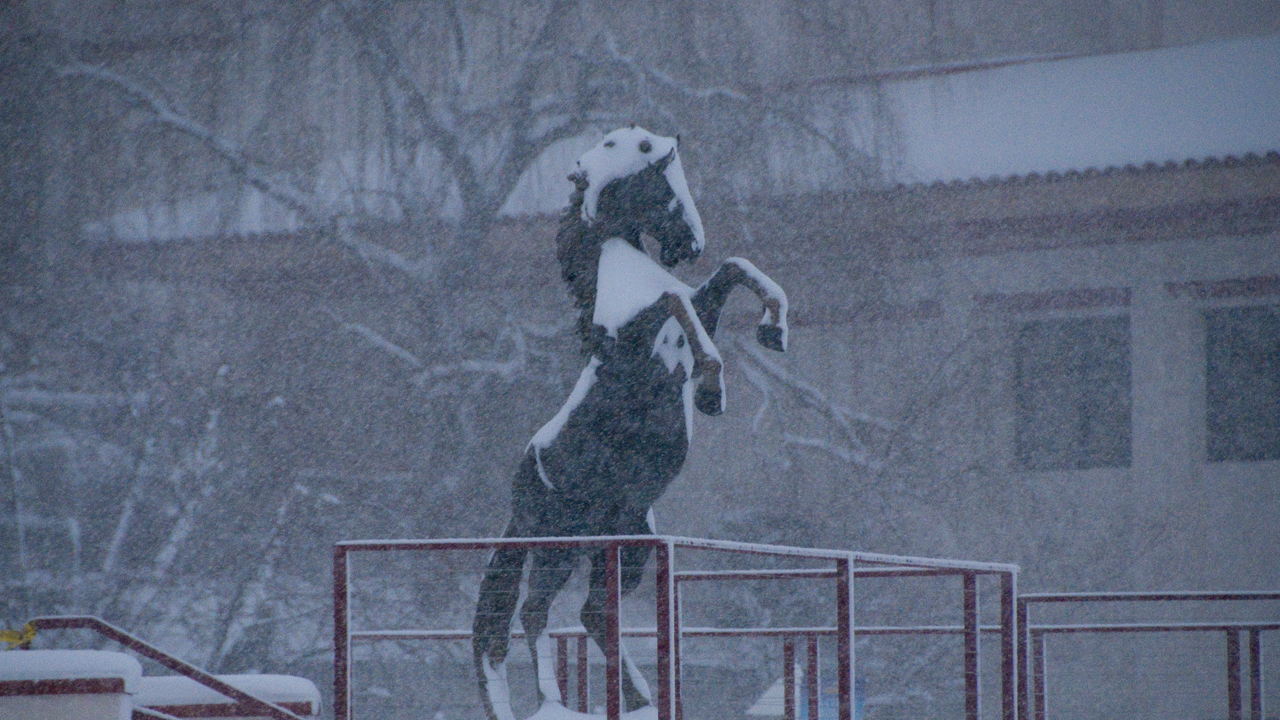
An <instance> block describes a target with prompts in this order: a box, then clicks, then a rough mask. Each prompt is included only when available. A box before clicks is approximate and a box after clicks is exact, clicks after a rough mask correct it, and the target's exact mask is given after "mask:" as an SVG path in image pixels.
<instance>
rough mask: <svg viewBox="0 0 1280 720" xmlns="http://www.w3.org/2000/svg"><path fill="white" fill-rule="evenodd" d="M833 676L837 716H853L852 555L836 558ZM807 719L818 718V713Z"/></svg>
mask: <svg viewBox="0 0 1280 720" xmlns="http://www.w3.org/2000/svg"><path fill="white" fill-rule="evenodd" d="M836 674H837V675H838V676H839V677H837V678H836V687H837V692H838V693H839V719H840V720H853V558H852V557H851V556H845V557H842V558H839V559H837V560H836ZM809 720H818V717H817V714H814V715H812V716H811V717H810V718H809Z"/></svg>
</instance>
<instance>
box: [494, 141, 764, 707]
mask: <svg viewBox="0 0 1280 720" xmlns="http://www.w3.org/2000/svg"><path fill="white" fill-rule="evenodd" d="M577 165H578V166H577V169H576V170H575V172H574V173H573V174H572V175H570V176H569V179H570V180H572V181H573V182H574V185H575V190H574V192H573V194H572V195H571V196H570V202H569V208H568V210H567V211H566V212H565V214H564V216H563V218H562V220H561V222H560V229H559V232H558V234H557V237H556V244H557V259H558V260H559V263H560V268H561V276H562V277H563V279H564V280H565V282H566V283H567V284H568V286H569V292H570V294H571V295H572V296H573V298H574V301H575V304H576V306H577V307H578V309H579V311H580V317H579V323H578V335H579V337H580V339H581V341H582V348H583V354H584V355H586V356H588V361H587V365H586V367H585V368H584V369H583V370H582V373H581V375H580V376H579V377H578V381H577V383H576V384H575V385H574V388H573V391H572V392H571V393H570V395H569V398H568V400H566V401H565V403H564V405H563V406H561V408H560V410H559V411H558V412H557V413H556V414H555V416H554V417H553V418H552V419H551V420H550V421H549V422H547V423H546V424H545V425H543V426H542V428H541V429H540V430H539V431H538V432H537V433H536V434H535V435H534V436H533V439H532V440H530V442H529V445H528V447H527V449H526V451H525V455H524V459H523V460H522V461H521V463H520V466H519V469H518V470H517V472H516V476H515V479H514V482H513V485H512V498H511V504H512V510H511V520H510V522H509V523H508V525H507V528H506V531H505V533H504V537H509V538H522V537H564V536H597V535H643V534H652V533H653V532H654V530H653V526H652V512H651V508H652V507H653V504H654V503H655V502H656V501H657V500H658V498H659V497H660V496H661V495H662V493H663V491H665V490H666V488H667V486H668V485H669V484H670V483H671V481H672V480H674V479H675V477H676V475H677V474H678V473H679V472H680V469H681V467H682V466H683V465H684V460H685V455H686V453H687V452H688V449H689V442H690V432H691V430H692V420H693V409H694V408H695V407H696V408H697V409H698V410H699V411H701V412H703V413H705V414H708V415H718V414H720V413H721V412H722V411H723V409H724V381H723V376H722V371H723V368H722V364H721V359H720V354H719V352H718V351H717V350H716V347H715V343H714V342H713V340H712V338H713V336H714V335H715V331H716V327H717V326H718V324H719V320H720V311H721V309H722V308H723V307H724V303H725V301H726V300H727V299H728V297H729V293H730V292H731V291H732V290H733V288H735V287H738V286H742V287H745V288H747V289H749V290H751V291H752V292H754V293H755V294H756V296H757V297H758V298H759V299H760V301H761V303H762V304H763V307H764V312H763V317H762V318H761V321H760V325H759V328H758V331H757V338H758V340H759V342H760V344H762V345H763V346H765V347H767V348H769V349H772V350H778V351H782V350H785V349H786V345H787V296H786V294H785V293H784V292H783V291H782V288H780V287H779V286H778V285H777V283H775V282H773V281H772V280H770V279H769V277H768V276H766V275H765V274H764V273H762V272H760V271H759V270H757V269H756V267H755V266H754V265H752V264H751V263H750V262H748V261H746V260H743V259H741V258H730V259H729V260H726V261H725V262H724V263H723V264H722V265H720V267H719V268H717V269H716V271H715V272H714V273H713V274H712V275H711V277H710V278H709V279H708V280H707V281H706V282H705V283H703V284H702V286H700V287H699V288H697V289H696V290H695V289H694V288H691V287H689V286H687V285H685V284H684V283H682V282H680V281H679V280H677V279H676V278H675V277H674V276H672V275H671V274H670V273H669V272H667V271H666V270H665V269H664V268H663V267H662V266H666V267H673V266H675V265H676V264H678V263H679V262H681V261H684V260H692V259H694V258H696V257H698V255H699V254H701V252H702V249H703V245H704V236H703V230H702V220H701V219H700V217H699V216H698V210H697V208H696V207H695V206H694V203H693V198H692V197H691V196H690V194H689V188H688V185H687V183H686V181H685V177H684V172H683V170H682V169H681V166H680V155H679V147H678V141H677V140H676V139H674V138H668V137H661V136H657V135H653V134H652V133H649V132H648V131H646V130H644V129H642V128H639V127H635V126H632V127H630V128H623V129H620V130H615V131H614V132H612V133H609V134H608V135H606V136H605V137H604V140H603V141H602V142H601V143H600V144H599V145H598V146H597V147H596V148H594V149H593V150H591V151H589V152H587V153H586V154H585V155H583V156H582V158H581V159H579V160H578V164H577ZM644 235H647V236H649V237H651V238H653V239H654V240H655V241H656V242H657V244H658V247H659V260H660V261H661V265H659V263H657V262H655V261H654V260H653V259H652V258H651V257H650V256H649V254H648V252H647V251H646V250H645V246H644V244H643V241H642V239H641V238H642V236H644ZM648 555H649V550H648V548H624V549H623V550H622V565H623V571H622V574H621V577H620V581H621V592H622V593H623V594H624V595H625V594H626V593H629V592H630V591H632V590H634V589H635V588H636V586H637V585H639V583H640V579H641V575H642V568H643V566H644V563H645V561H646V560H647V559H648ZM581 556H582V551H578V550H569V549H540V550H535V551H528V552H527V551H525V550H520V549H502V550H497V551H495V552H494V553H493V555H492V556H491V558H490V560H489V564H488V568H487V570H486V573H485V576H484V579H483V581H482V582H481V585H480V594H479V600H478V602H477V605H476V615H475V621H474V625H473V640H472V642H473V649H474V655H475V664H476V672H477V679H478V682H479V684H480V689H481V697H482V699H483V702H484V704H485V709H486V711H487V713H488V716H489V718H490V720H514V718H513V715H512V712H511V708H510V700H509V695H508V688H507V683H506V675H505V669H504V668H505V665H504V663H505V659H506V656H507V651H508V647H509V642H510V632H511V623H512V619H513V618H514V616H515V613H516V607H517V605H518V604H519V597H520V580H521V576H522V574H523V570H524V565H525V560H526V557H527V558H528V559H529V579H528V585H527V593H526V598H525V602H524V605H523V607H522V608H521V609H520V621H521V624H522V625H523V627H524V632H525V635H526V638H527V641H528V644H529V650H530V653H531V655H532V656H533V660H534V672H535V674H536V675H537V677H538V688H539V693H540V697H539V700H540V701H541V703H543V704H545V703H547V702H557V703H562V702H563V700H562V698H561V697H560V694H559V689H558V688H557V686H556V683H555V681H554V680H552V679H551V678H550V677H549V676H548V677H544V676H543V675H542V673H541V672H539V671H540V670H541V669H545V668H549V667H550V663H549V662H548V659H545V658H540V657H539V656H538V639H539V637H540V636H542V634H543V632H544V631H545V630H546V626H547V617H548V613H549V610H550V606H551V602H552V600H554V598H555V596H556V594H557V593H558V592H559V591H560V590H561V588H563V587H564V585H565V583H566V582H568V580H569V577H570V575H571V574H572V573H573V569H574V567H575V565H576V564H577V562H578V560H579V559H580V557H581ZM605 570H606V569H605V563H604V553H603V551H597V552H593V553H591V574H590V580H589V584H588V593H587V599H586V602H585V603H584V604H583V606H582V612H581V617H582V625H583V627H585V628H586V630H587V632H588V633H590V635H591V636H592V638H593V639H594V640H595V641H596V643H597V645H599V646H600V647H602V648H603V647H604V646H605V645H604V640H605V616H604V607H605ZM623 655H624V657H623V666H624V668H625V669H626V672H624V673H623V675H622V695H623V700H624V702H625V706H626V709H627V710H635V709H637V708H641V707H644V706H645V705H648V704H649V702H650V696H649V691H648V687H647V684H646V683H645V681H644V678H643V677H642V676H641V674H640V672H639V671H638V670H637V669H636V667H635V665H634V664H633V663H632V662H631V661H630V660H629V659H627V658H626V657H625V653H623Z"/></svg>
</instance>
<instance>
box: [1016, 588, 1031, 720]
mask: <svg viewBox="0 0 1280 720" xmlns="http://www.w3.org/2000/svg"><path fill="white" fill-rule="evenodd" d="M1017 603H1018V619H1017V632H1018V644H1017V657H1018V720H1028V718H1030V717H1031V715H1030V712H1031V707H1030V706H1031V687H1030V683H1028V682H1027V679H1028V678H1029V677H1030V676H1031V668H1030V667H1029V662H1030V656H1029V655H1028V654H1027V633H1028V632H1029V630H1028V628H1027V623H1028V620H1027V601H1026V600H1024V599H1023V598H1018V599H1017Z"/></svg>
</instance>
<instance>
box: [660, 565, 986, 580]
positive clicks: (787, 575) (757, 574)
mask: <svg viewBox="0 0 1280 720" xmlns="http://www.w3.org/2000/svg"><path fill="white" fill-rule="evenodd" d="M966 572H969V571H967V570H965V569H961V568H915V567H883V568H881V567H875V568H866V567H864V568H854V569H853V574H854V576H855V577H872V578H874V577H917V576H918V577H936V576H940V575H961V574H964V573H966ZM672 575H673V576H674V577H675V578H676V580H679V581H682V582H685V581H688V582H692V581H698V580H794V579H824V580H826V579H832V578H835V577H836V571H835V570H833V569H828V568H798V569H784V570H683V571H680V572H676V573H673V574H672Z"/></svg>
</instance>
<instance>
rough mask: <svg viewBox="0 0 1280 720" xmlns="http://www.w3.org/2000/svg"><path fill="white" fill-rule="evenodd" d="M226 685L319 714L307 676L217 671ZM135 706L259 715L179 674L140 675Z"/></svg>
mask: <svg viewBox="0 0 1280 720" xmlns="http://www.w3.org/2000/svg"><path fill="white" fill-rule="evenodd" d="M217 678H218V679H219V680H221V681H223V682H225V683H227V684H228V685H230V686H232V687H234V688H237V689H240V690H243V691H245V692H246V693H248V694H250V695H252V696H254V697H256V698H258V699H260V700H266V701H267V702H269V703H275V704H276V705H279V706H281V707H283V708H284V709H286V710H289V711H290V712H292V713H294V714H295V715H299V716H301V717H318V716H319V715H320V691H319V690H318V689H316V685H315V683H313V682H311V681H310V680H307V679H304V678H300V677H294V676H292V675H218V676H217ZM133 702H134V704H135V705H136V706H138V707H145V708H150V709H152V710H159V711H160V712H163V713H168V714H170V715H176V716H178V717H218V718H239V719H241V720H251V719H256V718H259V717H261V716H260V715H237V714H233V713H236V712H245V711H244V710H242V709H240V708H239V706H238V704H237V703H236V702H235V701H233V700H232V699H231V698H228V697H226V696H224V695H222V693H219V692H217V691H215V690H212V689H210V688H207V687H205V686H204V685H201V684H200V683H198V682H196V681H195V680H192V679H190V678H185V677H181V676H165V677H144V678H142V680H141V683H140V684H139V686H138V692H137V693H136V694H135V695H134V698H133Z"/></svg>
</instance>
